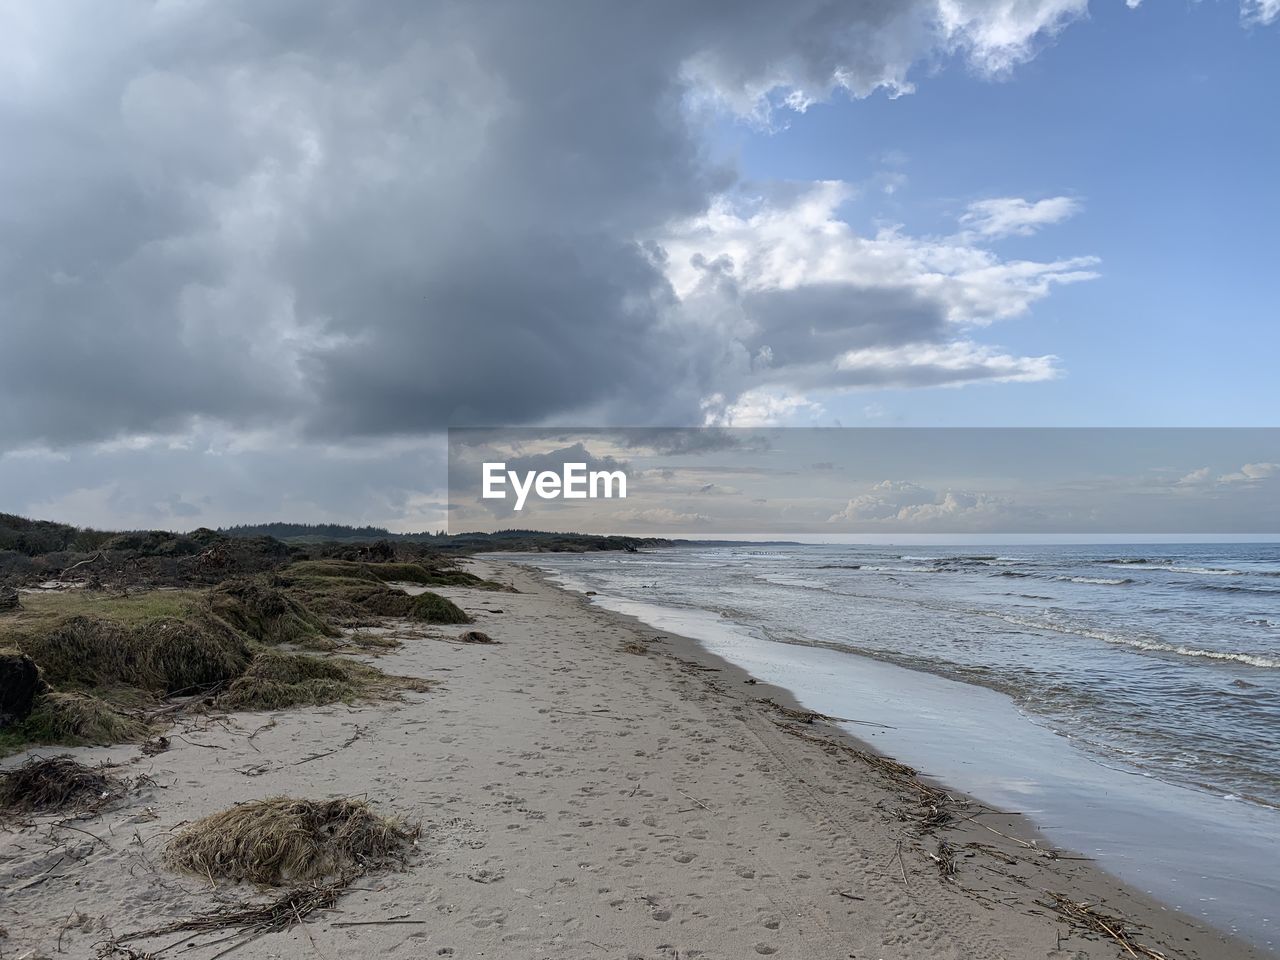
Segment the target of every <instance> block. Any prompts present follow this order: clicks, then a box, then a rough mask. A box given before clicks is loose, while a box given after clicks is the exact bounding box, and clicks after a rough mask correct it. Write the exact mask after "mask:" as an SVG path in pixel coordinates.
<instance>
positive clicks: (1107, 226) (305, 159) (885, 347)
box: [0, 0, 1280, 530]
mask: <svg viewBox="0 0 1280 960" xmlns="http://www.w3.org/2000/svg"><path fill="white" fill-rule="evenodd" d="M1276 89H1280V4H1278V3H1276V2H1275V0H1245V2H1243V3H1236V2H1234V0H1221V2H1210V0H1201V2H1195V3H1171V2H1160V0H1145V2H1143V3H1140V4H1139V3H1133V2H1132V0H1130V2H1128V3H1126V2H1124V0H1114V2H1101V0H1099V2H1094V3H1087V2H1085V0H909V2H890V0H872V2H867V3H860V4H846V3H837V2H825V0H796V2H792V3H788V4H786V5H782V4H777V3H768V2H763V0H760V2H746V0H744V2H740V3H732V4H731V3H712V2H709V3H703V4H688V3H676V2H662V0H657V2H654V3H652V4H647V5H644V7H643V9H641V8H640V7H638V6H636V5H625V4H617V3H604V2H602V3H598V4H590V5H583V4H578V3H568V2H554V0H549V2H546V3H540V4H526V3H519V2H514V0H512V2H504V0H484V2H473V3H460V2H459V3H452V2H428V3H417V2H412V3H411V2H407V0H406V2H402V3H397V2H390V0H389V2H386V3H380V4H377V5H369V4H362V3H358V2H355V0H333V2H325V3H312V2H303V0H275V2H272V3H270V4H261V3H250V2H247V0H245V2H219V3H212V2H203V0H162V2H155V3H141V2H139V3H121V4H115V5H110V6H104V5H101V4H95V3H90V2H73V0H52V2H49V3H42V4H30V3H25V2H0V141H3V142H4V143H5V144H6V149H5V150H4V151H3V152H2V153H0V510H3V511H8V512H16V513H21V514H25V515H29V516H40V517H44V518H49V519H58V520H63V521H66V522H72V523H77V524H81V525H93V526H99V527H117V528H119V527H167V528H177V529H189V528H193V527H196V526H200V525H210V526H218V525H224V524H230V523H236V522H258V521H267V520H296V521H309V522H319V521H330V522H351V523H374V524H380V525H385V526H388V527H390V528H391V529H395V530H419V529H433V528H438V527H440V526H443V521H444V517H445V514H446V509H445V507H446V504H445V500H446V497H445V489H444V488H445V475H446V468H445V443H444V439H443V431H444V430H445V429H446V428H447V427H448V426H451V425H452V426H464V425H465V426H474V425H495V426H509V425H525V424H535V425H545V424H563V425H608V426H635V425H702V424H711V425H721V426H756V425H766V424H772V425H789V426H1006V425H1011V426H1273V425H1275V417H1274V411H1275V410H1276V409H1277V403H1276V401H1277V389H1276V387H1275V382H1276V380H1277V378H1276V377H1275V374H1274V370H1273V368H1274V357H1275V356H1277V355H1280V350H1278V349H1277V348H1278V347H1280V332H1278V329H1277V325H1276V323H1275V318H1276V307H1275V304H1276V303H1278V302H1280V279H1277V272H1276V270H1275V262H1274V261H1275V251H1276V243H1275V240H1274V236H1273V230H1274V224H1275V223H1277V222H1280V192H1278V191H1277V189H1276V187H1275V173H1274V171H1275V170H1276V169H1278V168H1280V119H1277V113H1276V111H1275V110H1274V105H1273V103H1272V101H1273V100H1274V91H1275V90H1276Z"/></svg>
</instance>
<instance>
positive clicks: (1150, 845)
mask: <svg viewBox="0 0 1280 960" xmlns="http://www.w3.org/2000/svg"><path fill="white" fill-rule="evenodd" d="M1278 558H1280V546H1277V545H1266V544H1262V545H1259V544H1244V545H1234V544H1228V545H1203V544H1196V545H1187V546H1179V545H1160V546H1150V545H1142V546H1128V547H1125V546H1122V547H1117V546H1103V547H1085V546H1075V545H1072V546H1053V547H996V548H993V547H979V548H970V549H965V548H937V549H934V548H918V547H917V548H908V549H899V548H882V547H862V546H795V547H790V546H788V547H760V546H747V545H743V546H730V547H709V548H701V547H684V548H672V549H668V550H660V551H653V552H648V553H642V554H629V555H623V554H607V555H599V554H596V555H554V556H548V555H539V556H537V557H530V558H527V559H528V561H529V562H533V563H535V564H536V565H537V566H539V567H542V568H543V569H547V570H551V571H553V572H555V573H557V574H558V575H559V576H561V577H562V578H563V579H565V580H566V582H567V583H569V585H572V586H577V587H579V588H580V589H592V590H595V591H597V592H598V593H599V594H600V596H599V597H597V598H596V599H597V602H601V603H603V604H604V605H607V606H612V607H614V608H615V609H624V610H625V612H628V613H633V614H635V615H636V616H639V617H640V618H641V619H644V620H646V621H647V622H650V623H653V624H654V625H655V626H662V627H665V628H667V629H671V630H673V631H674V632H677V633H682V634H685V635H689V636H693V637H694V638H695V639H698V640H700V641H701V642H703V643H704V644H706V645H707V646H709V647H711V648H712V649H713V650H714V651H715V652H716V653H719V654H720V655H722V656H725V657H726V659H729V660H732V661H734V662H737V663H739V664H740V665H742V666H745V667H747V668H748V669H749V670H751V671H752V672H753V673H754V674H756V675H757V676H759V677H760V678H761V679H765V680H769V681H771V682H777V683H779V684H780V685H782V686H785V687H787V688H788V689H790V690H792V691H793V692H794V693H795V694H796V695H797V696H798V697H799V699H801V700H802V701H804V702H805V703H806V704H808V705H809V706H810V707H811V708H813V709H818V710H822V711H823V712H827V713H832V714H835V715H837V716H847V717H853V718H861V719H866V720H872V721H878V722H881V723H886V724H890V725H892V726H894V727H896V728H898V729H897V730H895V731H887V730H880V731H878V732H876V733H875V735H870V734H869V731H870V730H871V728H869V727H866V726H859V727H857V728H856V729H855V728H851V731H850V732H852V733H854V734H855V735H857V736H860V737H863V738H866V739H871V740H872V741H873V742H875V743H877V744H881V745H882V748H883V749H885V750H886V752H888V753H891V754H893V755H895V756H899V757H901V758H902V759H904V760H906V761H908V762H911V763H913V764H915V765H917V766H920V767H922V768H923V769H925V770H926V771H927V772H929V773H930V774H933V775H936V776H938V777H939V778H941V779H942V780H944V781H946V782H948V783H951V784H953V785H955V786H956V787H959V788H961V789H964V790H966V791H969V792H971V793H973V794H974V795H976V796H978V797H980V798H981V799H983V800H986V801H988V802H991V803H994V804H998V805H1001V806H1003V807H1005V808H1009V809H1017V810H1023V811H1025V812H1027V813H1028V814H1029V815H1030V816H1032V818H1033V819H1035V820H1036V821H1037V822H1038V823H1040V824H1041V825H1042V827H1044V828H1045V829H1046V831H1047V832H1048V833H1049V834H1050V835H1051V837H1052V838H1053V839H1054V840H1055V841H1056V842H1058V843H1063V844H1065V845H1068V846H1071V847H1072V848H1074V849H1077V850H1081V851H1083V852H1087V853H1089V854H1090V855H1094V856H1098V857H1099V859H1100V860H1101V861H1102V862H1103V863H1104V864H1105V865H1106V866H1108V867H1109V868H1110V869H1112V870H1113V871H1114V872H1117V873H1119V874H1120V875H1122V876H1124V877H1125V878H1126V879H1129V880H1131V881H1134V882H1135V883H1137V884H1138V885H1139V886H1141V887H1143V888H1144V889H1148V890H1150V891H1152V892H1153V893H1155V894H1156V895H1157V896H1159V897H1161V898H1162V899H1164V900H1166V901H1168V902H1170V903H1172V904H1174V905H1175V906H1178V907H1180V908H1182V909H1186V910H1188V911H1190V912H1193V913H1196V914H1198V915H1203V916H1206V917H1208V918H1209V919H1211V920H1212V921H1214V922H1216V923H1218V924H1219V925H1222V926H1225V927H1227V928H1229V929H1233V930H1236V931H1238V932H1240V933H1242V934H1244V935H1246V936H1248V937H1249V938H1250V939H1253V940H1254V941H1255V942H1259V943H1264V944H1269V943H1270V941H1271V940H1272V939H1273V937H1272V934H1271V932H1270V928H1271V926H1272V921H1271V918H1270V915H1269V911H1270V910H1271V909H1272V908H1273V907H1272V905H1274V904H1276V903H1280V883H1278V882H1277V880H1276V870H1275V867H1274V858H1275V852H1276V851H1277V850H1278V849H1280V750H1277V746H1276V738H1277V733H1278V732H1280V559H1278ZM659 621H661V622H659ZM866 658H874V659H873V660H868V659H866ZM903 668H905V669H903ZM957 681H959V682H957ZM983 687H985V688H987V689H985V690H984V689H981V688H983ZM993 691H994V692H993ZM869 712H871V713H872V715H867V714H868V713H869ZM890 717H892V718H893V719H889V718H890ZM993 732H994V734H995V735H994V736H993V735H992V733H993Z"/></svg>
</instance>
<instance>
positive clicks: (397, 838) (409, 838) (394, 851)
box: [165, 797, 419, 887]
mask: <svg viewBox="0 0 1280 960" xmlns="http://www.w3.org/2000/svg"><path fill="white" fill-rule="evenodd" d="M418 833H419V829H418V828H417V827H413V826H409V825H407V824H405V823H403V822H401V821H399V820H396V819H394V818H391V817H385V816H382V815H381V814H378V813H376V812H375V811H374V809H373V807H372V806H370V805H369V803H367V802H366V801H364V800H354V799H337V800H306V799H299V798H296V797H271V798H268V799H266V800H253V801H250V802H248V803H242V804H239V805H237V806H234V807H231V808H230V809H229V810H224V811H222V812H221V813H215V814H212V815H210V816H208V817H205V818H204V819H202V820H197V821H196V822H195V823H193V824H191V825H190V826H187V827H185V828H184V829H183V830H181V831H179V832H178V833H177V834H176V835H175V836H174V837H173V839H171V840H170V841H169V844H168V846H167V847H166V848H165V862H166V863H167V864H168V865H169V866H170V867H172V868H173V869H175V870H180V871H183V872H186V873H191V874H194V875H196V876H200V877H205V878H207V879H208V880H209V881H210V882H211V883H213V882H216V881H218V880H230V881H234V882H239V881H242V880H251V881H253V882H254V883H260V884H264V885H267V886H276V887H278V886H285V885H287V884H298V883H307V882H309V881H318V880H321V879H324V878H326V877H332V876H338V877H348V876H351V875H353V874H356V873H364V872H365V871H367V870H370V869H385V868H389V867H394V866H399V865H401V864H403V863H404V861H405V859H406V857H407V856H408V853H409V852H410V851H411V850H412V848H413V847H414V846H415V845H416V842H417V838H418Z"/></svg>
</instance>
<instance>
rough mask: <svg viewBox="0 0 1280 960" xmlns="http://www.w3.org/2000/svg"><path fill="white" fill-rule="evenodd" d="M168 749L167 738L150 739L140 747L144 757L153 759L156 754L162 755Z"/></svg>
mask: <svg viewBox="0 0 1280 960" xmlns="http://www.w3.org/2000/svg"><path fill="white" fill-rule="evenodd" d="M168 749H169V738H168V737H152V738H151V739H150V740H148V741H147V742H146V743H144V744H143V745H142V753H143V755H144V756H148V757H154V756H155V755H156V754H158V753H164V752H165V751H166V750H168Z"/></svg>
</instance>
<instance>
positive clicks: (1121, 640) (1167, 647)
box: [1086, 631, 1280, 670]
mask: <svg viewBox="0 0 1280 960" xmlns="http://www.w3.org/2000/svg"><path fill="white" fill-rule="evenodd" d="M1086 636H1091V637H1094V638H1095V639H1097V640H1103V641H1106V642H1107V643H1115V644H1120V645H1121V646H1126V647H1134V648H1135V649H1138V650H1151V651H1154V652H1156V653H1176V654H1177V655H1178V656H1180V657H1200V658H1202V659H1205V660H1231V661H1234V662H1236V663H1247V664H1248V665H1249V666H1251V667H1262V668H1263V669H1266V670H1280V660H1277V659H1275V658H1273V657H1264V656H1261V655H1259V654H1256V653H1234V652H1232V651H1227V650H1199V649H1197V648H1195V647H1184V646H1180V645H1178V644H1174V643H1161V642H1160V641H1158V640H1138V639H1135V638H1133V637H1120V636H1116V635H1115V634H1105V633H1102V632H1101V631H1088V632H1087V633H1086Z"/></svg>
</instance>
